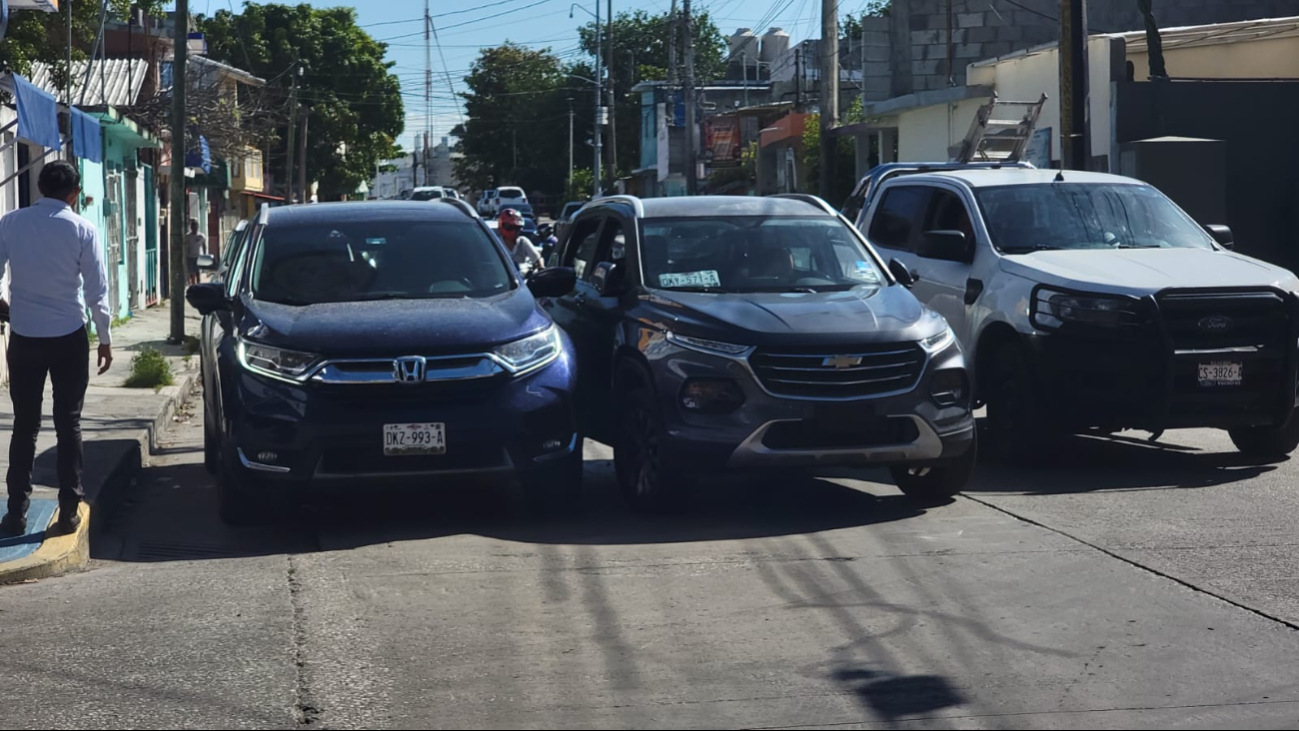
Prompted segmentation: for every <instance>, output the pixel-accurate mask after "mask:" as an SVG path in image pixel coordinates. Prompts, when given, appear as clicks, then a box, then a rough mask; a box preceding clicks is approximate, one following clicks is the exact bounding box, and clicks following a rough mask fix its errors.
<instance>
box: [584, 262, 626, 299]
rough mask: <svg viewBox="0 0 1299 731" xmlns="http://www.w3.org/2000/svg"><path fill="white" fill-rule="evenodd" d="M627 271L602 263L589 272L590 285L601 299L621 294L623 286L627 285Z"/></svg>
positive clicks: (615, 265)
mask: <svg viewBox="0 0 1299 731" xmlns="http://www.w3.org/2000/svg"><path fill="white" fill-rule="evenodd" d="M626 272H627V270H626V269H625V268H624V267H621V266H619V265H617V264H615V263H613V262H609V261H602V262H600V263H599V264H596V265H595V270H594V271H592V272H591V284H592V285H593V286H594V287H595V291H597V292H599V293H600V296H601V297H611V296H614V295H618V294H622V291H623V285H625V284H626V283H627V273H626Z"/></svg>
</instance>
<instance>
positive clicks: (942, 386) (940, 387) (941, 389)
mask: <svg viewBox="0 0 1299 731" xmlns="http://www.w3.org/2000/svg"><path fill="white" fill-rule="evenodd" d="M968 390H969V384H968V379H967V378H966V376H965V371H963V370H960V369H951V370H945V371H938V372H937V373H935V374H934V378H933V380H932V381H931V382H930V384H929V394H930V395H931V396H933V397H934V403H936V404H938V405H939V406H955V405H957V404H959V403H963V402H964V401H965V394H966V392H967V391H968Z"/></svg>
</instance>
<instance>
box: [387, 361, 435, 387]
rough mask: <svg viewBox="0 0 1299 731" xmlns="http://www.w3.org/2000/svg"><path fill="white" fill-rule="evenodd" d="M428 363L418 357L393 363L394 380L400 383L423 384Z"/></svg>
mask: <svg viewBox="0 0 1299 731" xmlns="http://www.w3.org/2000/svg"><path fill="white" fill-rule="evenodd" d="M427 366H428V363H427V362H426V361H425V360H424V359H423V358H420V357H418V356H408V357H405V358H398V359H397V360H394V361H393V362H392V379H393V380H394V381H396V382H398V383H421V382H423V380H424V371H425V368H427Z"/></svg>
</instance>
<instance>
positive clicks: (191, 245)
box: [185, 218, 207, 284]
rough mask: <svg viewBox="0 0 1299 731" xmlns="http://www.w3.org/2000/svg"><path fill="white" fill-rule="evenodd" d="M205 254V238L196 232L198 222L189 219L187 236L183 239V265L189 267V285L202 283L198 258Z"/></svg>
mask: <svg viewBox="0 0 1299 731" xmlns="http://www.w3.org/2000/svg"><path fill="white" fill-rule="evenodd" d="M206 253H207V237H206V236H204V235H203V234H201V233H199V232H198V221H196V220H194V219H192V218H191V219H189V235H188V236H186V237H185V257H186V259H185V264H186V266H188V267H189V283H190V284H198V283H199V282H200V281H202V274H203V273H202V272H200V271H199V269H198V258H199V257H200V256H203V255H204V254H206Z"/></svg>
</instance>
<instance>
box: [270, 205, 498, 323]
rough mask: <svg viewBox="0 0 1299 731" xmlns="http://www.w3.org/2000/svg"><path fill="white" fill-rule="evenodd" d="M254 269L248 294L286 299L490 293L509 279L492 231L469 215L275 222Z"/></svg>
mask: <svg viewBox="0 0 1299 731" xmlns="http://www.w3.org/2000/svg"><path fill="white" fill-rule="evenodd" d="M251 275H252V292H253V297H255V298H256V299H259V300H263V301H268V302H278V303H281V304H288V305H311V304H319V303H324V302H358V301H365V300H379V299H424V298H432V297H491V296H493V295H496V294H500V293H501V292H505V291H507V290H509V289H510V288H511V287H512V286H513V278H512V277H511V275H510V270H509V268H507V266H506V263H505V260H504V259H503V258H502V257H501V254H500V251H499V250H498V249H497V246H496V244H495V243H494V242H493V241H492V238H491V236H490V235H489V234H488V233H487V232H486V231H484V230H483V229H482V228H481V227H479V226H478V225H477V224H475V223H473V222H470V221H463V222H462V221H455V222H451V221H410V220H408V221H402V220H386V221H361V222H355V223H350V222H342V221H338V222H333V223H322V224H319V225H310V226H291V227H290V226H280V227H275V226H273V225H272V226H268V227H266V228H265V230H264V233H263V235H262V243H261V245H260V246H258V247H257V254H256V257H255V260H254V261H253V262H252V269H251Z"/></svg>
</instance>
